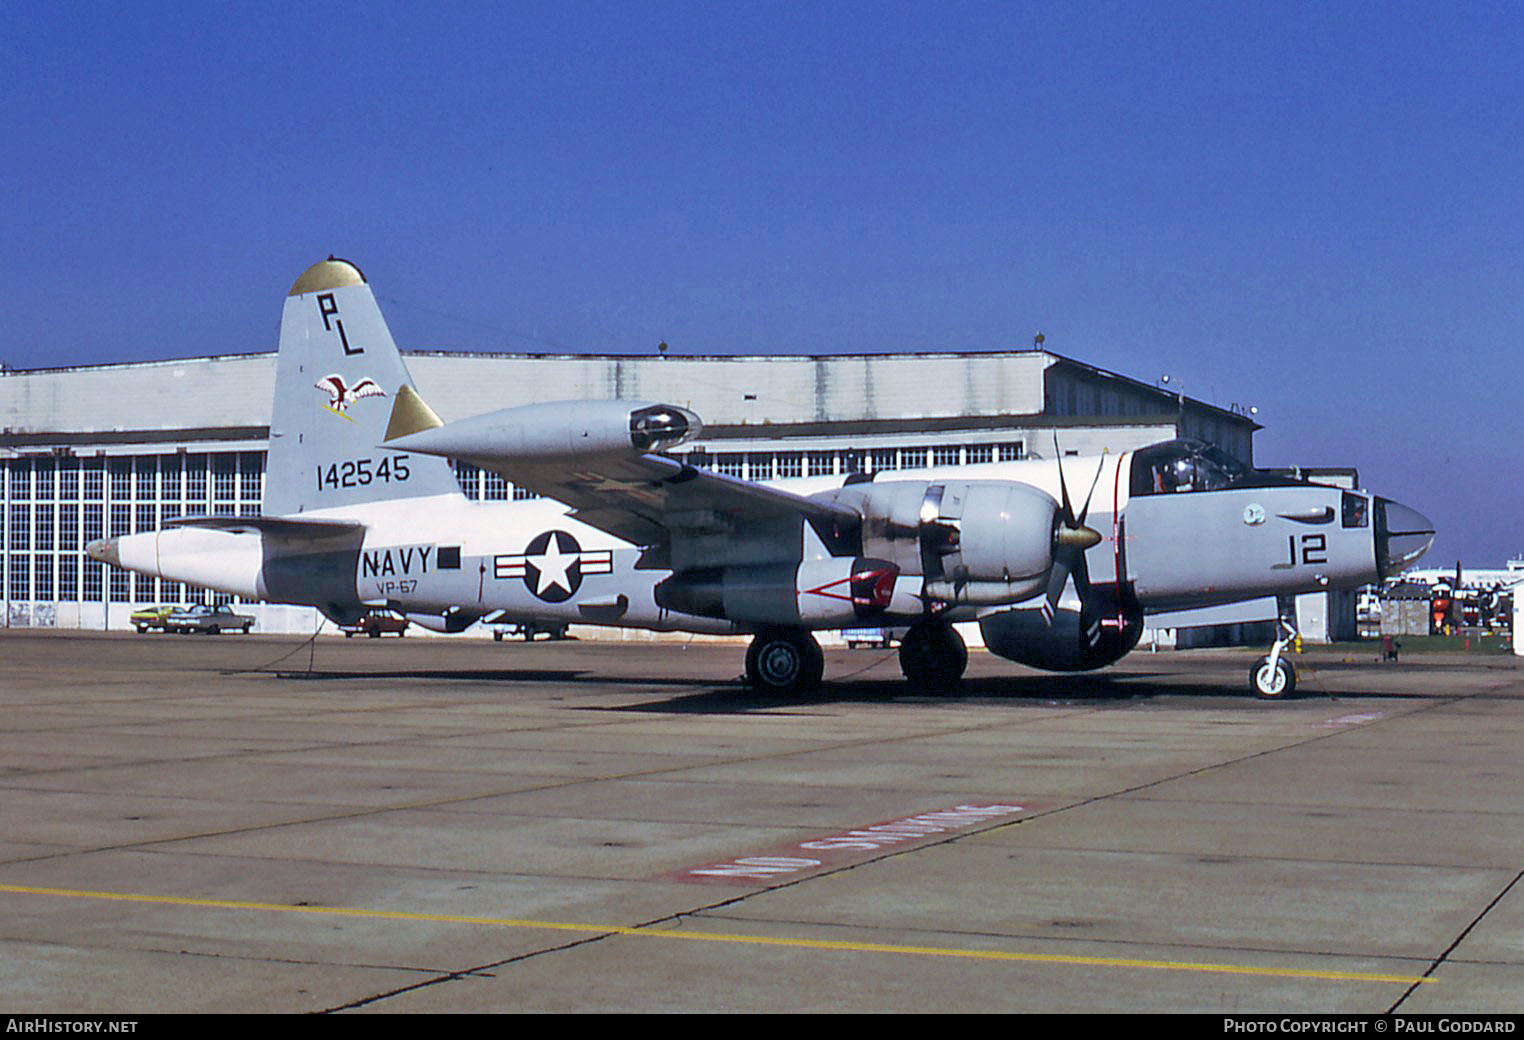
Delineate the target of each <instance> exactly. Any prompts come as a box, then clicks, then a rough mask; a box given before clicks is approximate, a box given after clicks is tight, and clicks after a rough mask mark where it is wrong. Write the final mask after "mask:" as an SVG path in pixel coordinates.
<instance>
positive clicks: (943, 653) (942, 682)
mask: <svg viewBox="0 0 1524 1040" xmlns="http://www.w3.org/2000/svg"><path fill="white" fill-rule="evenodd" d="M967 667H968V647H967V646H965V645H964V643H963V637H962V636H960V635H958V633H957V632H956V631H955V630H954V629H953V628H952V626H951V625H933V624H926V623H922V624H918V625H912V626H911V627H910V631H908V632H906V633H905V638H904V639H902V640H900V671H902V672H904V673H905V678H906V679H909V680H910V684H911V685H912V686H918V687H921V688H923V689H939V688H940V689H946V688H948V687H952V686H956V685H957V684H958V682H959V680H961V679H962V678H963V670H964V669H965V668H967Z"/></svg>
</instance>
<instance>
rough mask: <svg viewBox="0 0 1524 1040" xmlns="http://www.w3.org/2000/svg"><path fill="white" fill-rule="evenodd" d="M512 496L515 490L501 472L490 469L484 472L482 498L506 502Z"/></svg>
mask: <svg viewBox="0 0 1524 1040" xmlns="http://www.w3.org/2000/svg"><path fill="white" fill-rule="evenodd" d="M512 497H513V491H512V489H511V488H510V487H509V485H508V481H506V480H504V479H503V475H502V474H501V473H493V472H491V471H490V470H487V471H484V472H483V473H482V498H484V499H486V500H487V501H489V502H506V501H508V500H509V499H511V498H512Z"/></svg>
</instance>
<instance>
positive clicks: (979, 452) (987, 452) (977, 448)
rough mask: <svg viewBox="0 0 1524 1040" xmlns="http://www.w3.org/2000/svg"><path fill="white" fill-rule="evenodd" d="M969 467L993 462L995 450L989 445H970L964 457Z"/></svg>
mask: <svg viewBox="0 0 1524 1040" xmlns="http://www.w3.org/2000/svg"><path fill="white" fill-rule="evenodd" d="M965 457H966V458H967V460H968V464H969V465H970V466H974V465H978V464H980V463H984V462H993V461H994V460H995V448H994V446H993V445H990V444H970V445H969V446H968V449H967V454H966V456H965Z"/></svg>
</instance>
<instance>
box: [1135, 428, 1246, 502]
mask: <svg viewBox="0 0 1524 1040" xmlns="http://www.w3.org/2000/svg"><path fill="white" fill-rule="evenodd" d="M1250 472H1251V471H1250V469H1249V468H1248V467H1247V466H1245V465H1244V464H1243V463H1241V462H1239V461H1238V460H1237V459H1235V458H1233V457H1232V456H1230V455H1228V454H1226V453H1225V452H1223V451H1222V450H1221V449H1219V448H1216V447H1213V446H1212V445H1209V444H1203V443H1201V442H1200V441H1169V442H1168V443H1165V444H1158V445H1155V446H1154V447H1151V448H1144V449H1143V450H1141V451H1139V452H1137V453H1136V454H1135V455H1134V456H1133V463H1132V493H1133V494H1134V495H1176V494H1185V493H1189V492H1193V491H1221V490H1222V489H1223V488H1228V487H1233V486H1235V485H1237V484H1239V483H1242V482H1243V481H1244V479H1245V477H1247V476H1248V475H1249V473H1250Z"/></svg>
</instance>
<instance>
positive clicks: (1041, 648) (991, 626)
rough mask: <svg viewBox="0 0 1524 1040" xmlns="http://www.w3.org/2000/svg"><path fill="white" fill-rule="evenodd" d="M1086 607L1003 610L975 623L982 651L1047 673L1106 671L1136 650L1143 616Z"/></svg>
mask: <svg viewBox="0 0 1524 1040" xmlns="http://www.w3.org/2000/svg"><path fill="white" fill-rule="evenodd" d="M1096 598H1097V600H1098V601H1097V602H1095V603H1087V604H1086V605H1084V606H1082V607H1081V608H1079V609H1074V608H1073V607H1060V608H1059V609H1057V610H1054V611H1052V612H1051V614H1050V613H1049V612H1047V611H1044V610H1041V609H1038V610H1033V609H1026V610H1005V611H1001V612H1000V613H998V614H990V615H988V616H987V617H984V618H981V619H980V620H979V631H980V633H981V634H982V635H983V636H984V645H985V647H986V648H987V649H988V650H989V651H990V652H991V653H995V654H999V655H1000V656H1001V657H1004V658H1007V659H1008V660H1011V661H1015V662H1017V663H1018V664H1025V665H1030V666H1031V667H1033V668H1042V669H1044V670H1046V671H1050V672H1086V671H1089V670H1091V669H1092V668H1104V667H1105V666H1106V665H1108V664H1112V663H1113V662H1115V661H1117V660H1119V659H1120V658H1121V657H1122V656H1123V655H1125V654H1126V653H1127V652H1128V651H1130V650H1131V649H1132V648H1133V647H1135V646H1137V645H1138V637H1139V636H1141V635H1142V634H1143V613H1142V611H1140V610H1138V609H1137V608H1136V606H1132V607H1130V608H1124V609H1123V610H1121V611H1118V610H1117V609H1116V607H1115V604H1114V603H1112V604H1107V603H1105V602H1101V601H1100V600H1102V599H1103V597H1100V596H1097V597H1096Z"/></svg>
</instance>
